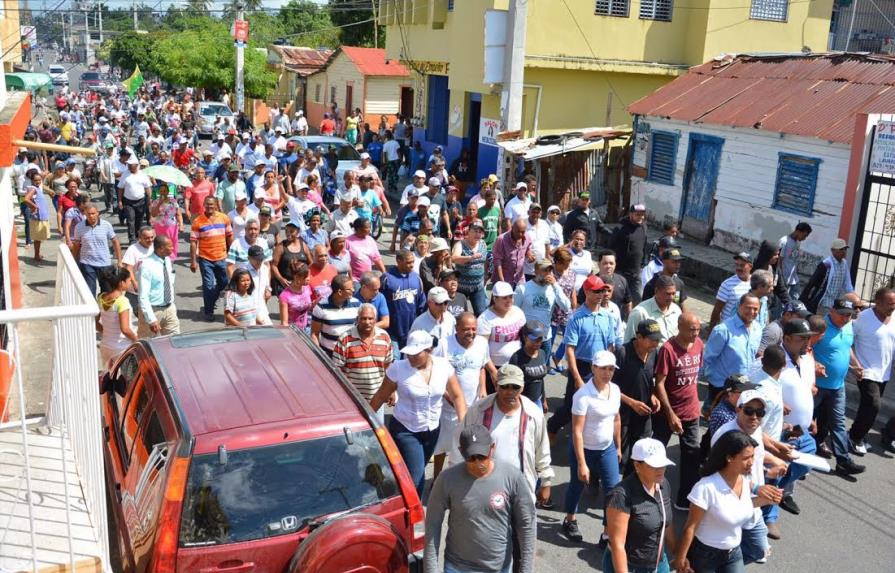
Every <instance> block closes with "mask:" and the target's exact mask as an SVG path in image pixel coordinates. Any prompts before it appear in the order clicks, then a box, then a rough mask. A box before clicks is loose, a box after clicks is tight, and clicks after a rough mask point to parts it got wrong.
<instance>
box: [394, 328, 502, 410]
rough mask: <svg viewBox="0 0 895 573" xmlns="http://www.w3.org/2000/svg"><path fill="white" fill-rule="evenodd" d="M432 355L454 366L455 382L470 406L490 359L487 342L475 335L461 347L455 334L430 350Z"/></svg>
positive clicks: (448, 407) (447, 407)
mask: <svg viewBox="0 0 895 573" xmlns="http://www.w3.org/2000/svg"><path fill="white" fill-rule="evenodd" d="M414 323H415V321H414ZM411 329H412V328H411ZM432 356H440V357H442V358H447V359H448V361H449V362H450V363H451V366H453V367H454V372H456V373H457V382H459V383H460V389H461V390H463V397H464V398H465V399H466V407H467V408H468V407H469V406H472V405H473V404H474V403H475V401H476V399H477V398H478V390H479V380H480V378H479V376H480V374H481V372H482V368H484V367H485V364H487V363H488V360H490V358H489V356H488V343H487V342H485V340H484V339H482V338H479V337H478V336H476V337H475V339H474V340H473V341H472V344H471V345H470V346H469V348H463V346H461V345H460V343H459V342H457V337H456V336H450V337H448V338H447V339H446V340H443V341H442V342H441V344H439V345H438V346H437V347H436V348H435V350H434V351H432ZM444 407H445V409H450V410H453V406H451V405H450V404H448V403H445V405H444Z"/></svg>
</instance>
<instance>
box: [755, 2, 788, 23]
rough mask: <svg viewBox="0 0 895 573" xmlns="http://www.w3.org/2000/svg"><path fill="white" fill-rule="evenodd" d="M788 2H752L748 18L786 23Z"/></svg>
mask: <svg viewBox="0 0 895 573" xmlns="http://www.w3.org/2000/svg"><path fill="white" fill-rule="evenodd" d="M788 9H789V0H752V9H751V10H750V12H749V17H750V18H752V19H753V20H770V21H772V22H786V16H787V12H788Z"/></svg>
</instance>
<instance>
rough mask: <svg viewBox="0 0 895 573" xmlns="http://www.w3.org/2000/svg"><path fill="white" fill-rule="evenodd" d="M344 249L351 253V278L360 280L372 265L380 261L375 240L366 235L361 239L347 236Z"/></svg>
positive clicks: (355, 236)
mask: <svg viewBox="0 0 895 573" xmlns="http://www.w3.org/2000/svg"><path fill="white" fill-rule="evenodd" d="M345 248H346V249H348V252H349V253H351V277H352V278H353V279H354V280H356V281H357V280H360V276H361V275H362V274H363V273H365V272H367V271H370V270H373V263H375V262H377V261H381V260H382V255H380V254H379V246H378V245H377V244H376V239H374V238H373V237H371V236H370V235H367V236H366V237H364V238H363V239H361V238H360V237H358V236H357V235H353V234H352V235H349V236H348V238H346V239H345Z"/></svg>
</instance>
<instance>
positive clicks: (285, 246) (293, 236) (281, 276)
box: [270, 221, 311, 296]
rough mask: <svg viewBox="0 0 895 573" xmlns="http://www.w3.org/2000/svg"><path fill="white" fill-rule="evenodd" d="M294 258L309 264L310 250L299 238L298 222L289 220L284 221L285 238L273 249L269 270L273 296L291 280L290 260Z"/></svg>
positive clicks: (281, 290) (277, 294)
mask: <svg viewBox="0 0 895 573" xmlns="http://www.w3.org/2000/svg"><path fill="white" fill-rule="evenodd" d="M294 260H295V261H300V262H303V263H305V264H310V262H311V251H310V250H309V249H308V246H307V245H306V244H305V242H304V240H302V238H301V232H300V229H299V226H298V223H296V222H295V221H289V222H288V223H286V238H285V239H283V241H282V242H280V243H279V244H278V245H277V246H276V247H275V248H274V250H273V259H272V260H271V265H270V272H271V274H272V275H273V279H274V280H273V281H272V283H273V284H272V285H271V287H272V291H273V295H274V296H279V294H280V293H281V292H283V289H284V288H286V287H288V286H289V283H290V282H291V281H292V261H294Z"/></svg>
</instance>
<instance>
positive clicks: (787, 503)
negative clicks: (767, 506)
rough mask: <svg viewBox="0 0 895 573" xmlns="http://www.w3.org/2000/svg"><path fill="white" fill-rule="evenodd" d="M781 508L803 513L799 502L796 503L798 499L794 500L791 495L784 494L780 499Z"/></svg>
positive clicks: (795, 513) (794, 512)
mask: <svg viewBox="0 0 895 573" xmlns="http://www.w3.org/2000/svg"><path fill="white" fill-rule="evenodd" d="M780 509H783V510H786V511H788V512H789V513H791V514H793V515H798V514H800V513H802V509H801V508H800V507H799V504H797V503H796V500H794V499H793V498H792V496H791V495H787V496H784V497H783V499H781V500H780Z"/></svg>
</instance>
